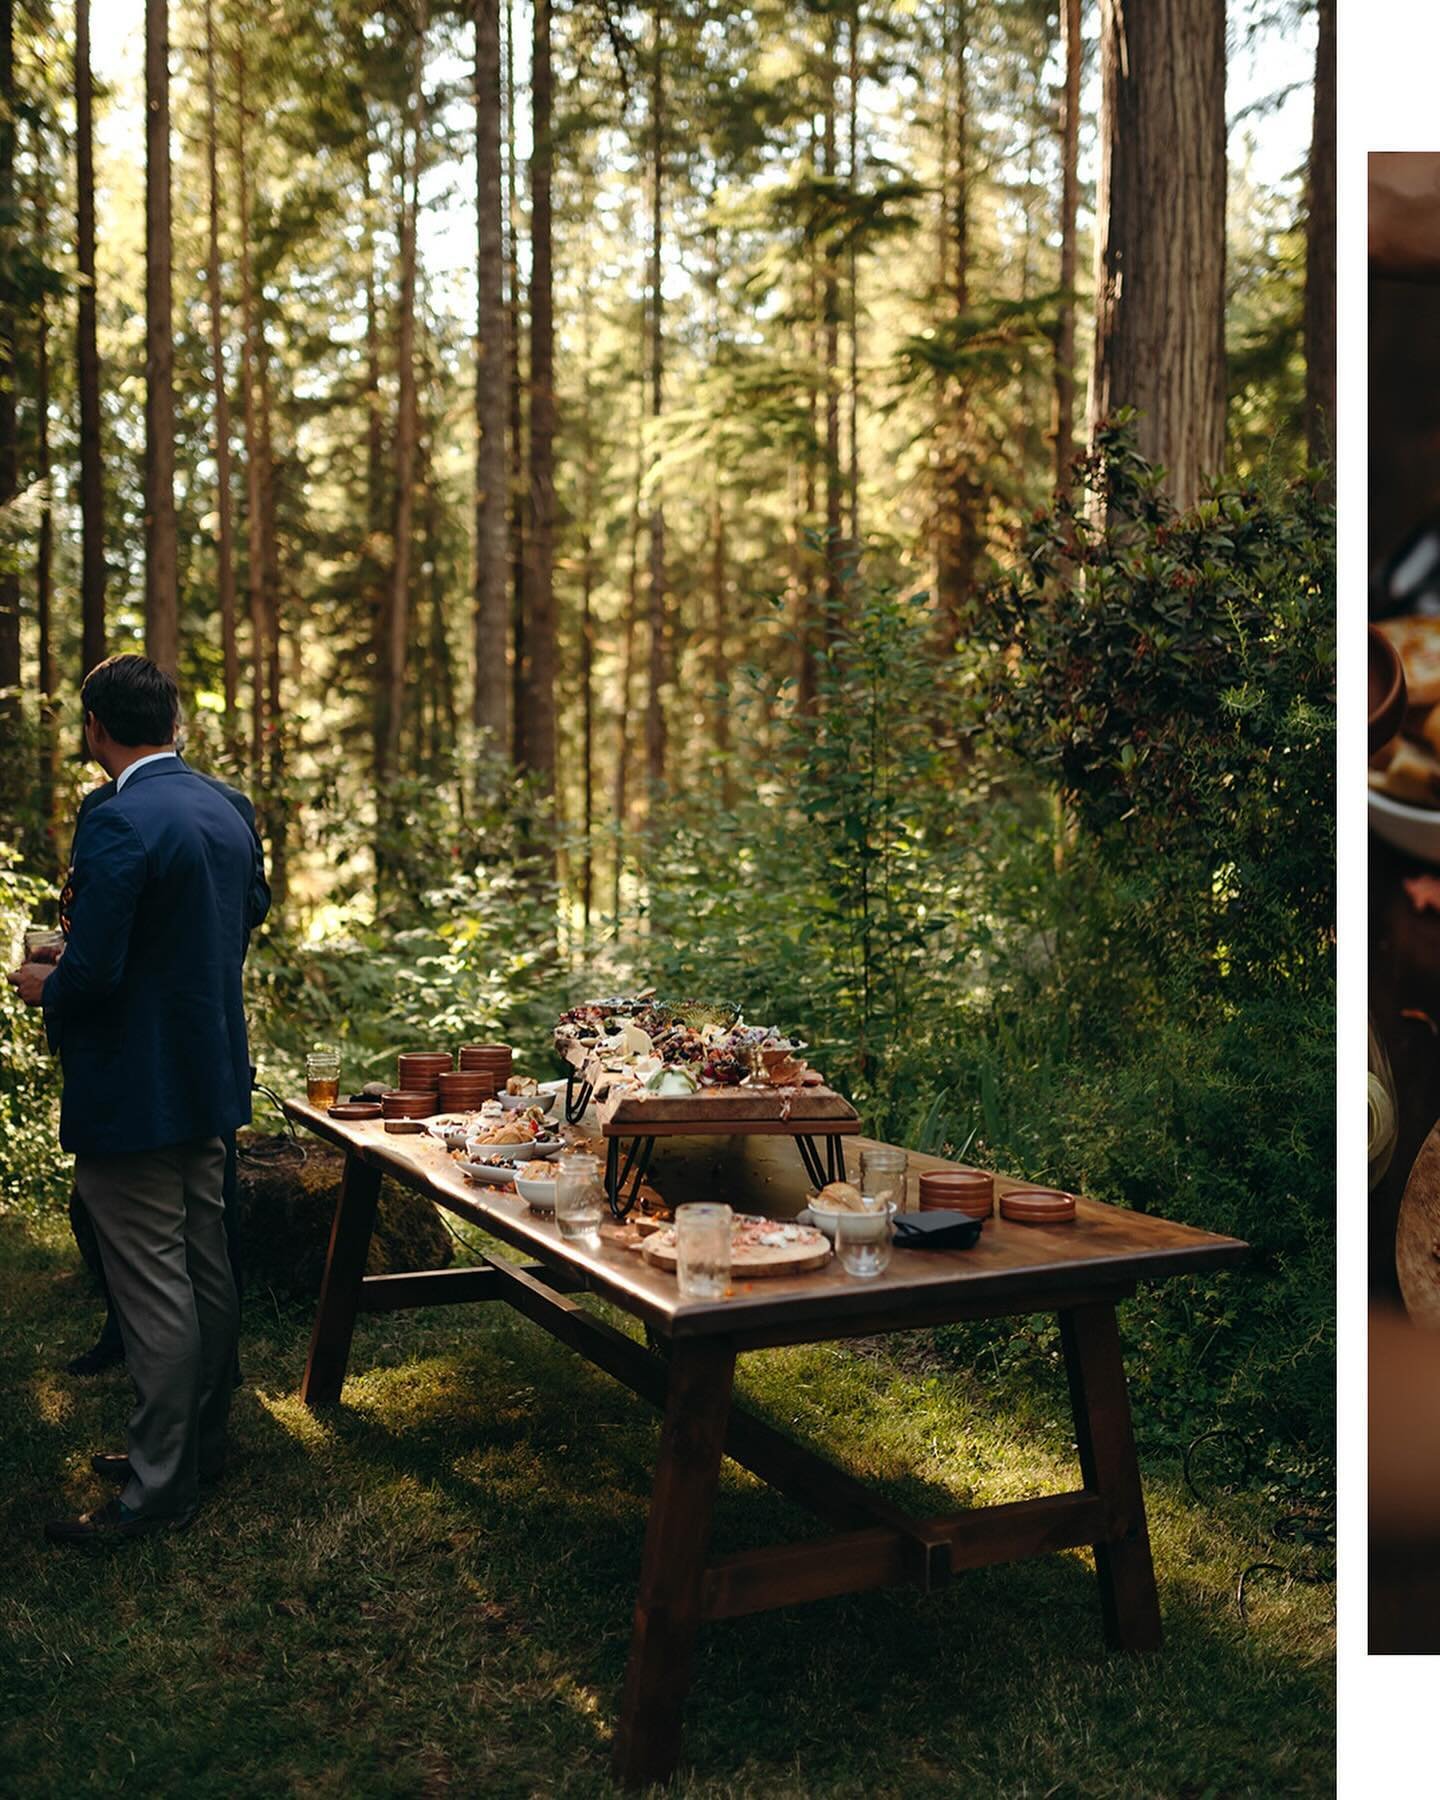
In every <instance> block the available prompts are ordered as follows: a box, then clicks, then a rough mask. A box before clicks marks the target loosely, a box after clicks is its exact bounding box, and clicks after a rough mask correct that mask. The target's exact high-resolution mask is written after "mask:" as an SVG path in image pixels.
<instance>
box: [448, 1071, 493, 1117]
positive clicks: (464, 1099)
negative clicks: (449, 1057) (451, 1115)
mask: <svg viewBox="0 0 1440 1800" xmlns="http://www.w3.org/2000/svg"><path fill="white" fill-rule="evenodd" d="M435 1086H436V1092H437V1093H438V1094H439V1096H440V1107H441V1110H442V1111H443V1112H478V1111H479V1110H480V1108H481V1106H482V1105H483V1104H484V1102H485V1101H487V1100H493V1099H494V1098H495V1078H494V1076H493V1075H492V1074H491V1073H490V1071H489V1070H488V1069H453V1070H447V1071H445V1072H444V1073H442V1074H441V1075H440V1076H439V1078H438V1079H437V1081H436V1084H435Z"/></svg>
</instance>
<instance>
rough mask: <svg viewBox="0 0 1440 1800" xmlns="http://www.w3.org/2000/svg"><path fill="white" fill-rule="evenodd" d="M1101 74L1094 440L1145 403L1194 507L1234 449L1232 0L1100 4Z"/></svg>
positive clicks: (1160, 448) (1173, 489) (1153, 444)
mask: <svg viewBox="0 0 1440 1800" xmlns="http://www.w3.org/2000/svg"><path fill="white" fill-rule="evenodd" d="M1100 67H1101V99H1100V179H1099V189H1098V196H1097V206H1096V260H1095V365H1094V371H1093V374H1092V378H1091V388H1090V430H1091V436H1092V438H1093V436H1094V434H1095V430H1096V428H1097V426H1098V425H1099V424H1100V423H1101V421H1102V420H1105V419H1108V418H1109V417H1111V415H1112V414H1114V413H1115V412H1116V411H1117V410H1118V409H1119V408H1120V407H1123V406H1133V407H1136V408H1137V409H1138V410H1139V419H1138V422H1137V433H1138V442H1139V447H1140V450H1141V453H1142V454H1143V455H1144V456H1146V457H1147V458H1148V459H1149V460H1150V461H1151V462H1152V463H1158V464H1162V465H1163V466H1164V468H1165V471H1166V487H1167V489H1168V491H1169V494H1170V498H1171V499H1172V500H1173V501H1174V502H1175V504H1176V505H1177V506H1179V507H1182V508H1184V507H1188V506H1190V505H1191V504H1192V503H1193V502H1194V501H1195V500H1196V499H1197V498H1198V497H1199V495H1200V492H1201V490H1202V487H1203V484H1204V482H1205V479H1206V477H1207V476H1209V475H1212V474H1214V473H1216V472H1217V471H1218V470H1219V468H1220V466H1221V461H1222V458H1223V455H1224V449H1225V0H1101V5H1100ZM1177 150H1178V151H1180V152H1182V154H1177ZM1160 220H1163V221H1164V228H1163V230H1162V229H1157V223H1158V221H1160Z"/></svg>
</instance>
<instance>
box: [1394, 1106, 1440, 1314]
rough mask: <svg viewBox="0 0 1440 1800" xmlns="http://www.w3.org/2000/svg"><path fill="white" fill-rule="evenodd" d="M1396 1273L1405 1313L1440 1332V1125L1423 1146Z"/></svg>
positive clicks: (1407, 1200) (1409, 1190)
mask: <svg viewBox="0 0 1440 1800" xmlns="http://www.w3.org/2000/svg"><path fill="white" fill-rule="evenodd" d="M1395 1273H1396V1274H1397V1275H1398V1276H1399V1278H1400V1293H1401V1295H1402V1296H1403V1298H1404V1301H1405V1310H1406V1311H1407V1312H1408V1313H1409V1315H1410V1317H1411V1318H1412V1319H1413V1320H1414V1321H1415V1323H1416V1324H1417V1325H1425V1326H1429V1327H1431V1328H1433V1329H1437V1330H1440V1125H1437V1126H1435V1127H1434V1129H1433V1130H1432V1131H1431V1133H1430V1135H1429V1137H1427V1138H1426V1140H1425V1142H1424V1143H1423V1144H1422V1145H1421V1146H1420V1154H1419V1155H1418V1156H1417V1157H1416V1158H1415V1163H1414V1166H1413V1168H1412V1169H1411V1170H1410V1179H1409V1180H1408V1181H1407V1182H1406V1183H1405V1197H1404V1199H1403V1200H1401V1202H1400V1218H1399V1220H1398V1222H1397V1223H1396V1226H1395Z"/></svg>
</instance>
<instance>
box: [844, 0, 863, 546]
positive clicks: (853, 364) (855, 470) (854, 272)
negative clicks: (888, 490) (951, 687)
mask: <svg viewBox="0 0 1440 1800" xmlns="http://www.w3.org/2000/svg"><path fill="white" fill-rule="evenodd" d="M849 37H850V69H849V83H848V97H849V102H850V117H849V146H848V149H849V157H848V161H849V166H850V191H851V193H852V194H855V195H858V194H859V192H860V0H853V4H852V6H851V9H850V19H849ZM848 277H849V280H848V286H849V290H850V293H849V302H850V472H849V477H848V480H847V483H846V485H847V487H848V489H849V495H850V541H851V543H852V544H853V545H854V547H855V551H856V553H857V554H858V552H859V549H860V259H859V252H858V250H857V248H856V244H855V239H854V237H853V235H852V237H851V240H850V266H849V270H848Z"/></svg>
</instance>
